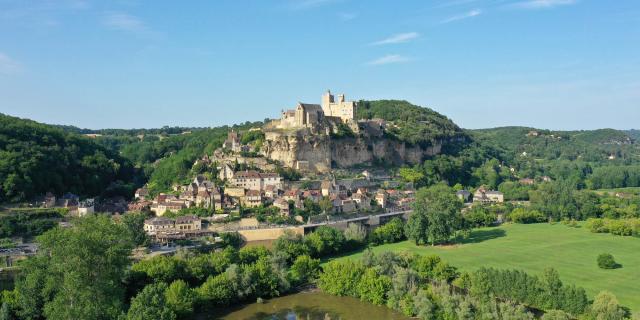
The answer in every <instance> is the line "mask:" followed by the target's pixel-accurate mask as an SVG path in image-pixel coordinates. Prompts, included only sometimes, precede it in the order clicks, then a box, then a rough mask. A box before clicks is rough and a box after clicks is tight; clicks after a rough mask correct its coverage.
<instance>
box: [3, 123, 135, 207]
mask: <svg viewBox="0 0 640 320" xmlns="http://www.w3.org/2000/svg"><path fill="white" fill-rule="evenodd" d="M133 177H134V171H133V167H132V166H131V165H130V164H129V162H128V161H126V160H125V159H123V158H122V157H120V156H119V155H118V154H117V153H116V152H113V151H111V150H109V149H108V148H105V147H103V146H100V145H98V144H97V143H95V142H94V141H92V140H91V139H89V138H86V137H83V136H81V135H78V134H74V133H69V132H66V131H64V130H62V129H60V128H56V127H54V126H50V125H45V124H41V123H38V122H35V121H31V120H26V119H20V118H15V117H11V116H7V115H4V114H0V182H2V185H0V202H5V201H22V200H26V199H30V198H32V197H34V196H37V195H41V194H44V193H46V192H49V191H51V192H54V193H56V194H58V195H60V194H62V193H64V192H72V193H76V194H79V195H82V196H97V195H102V194H106V193H112V194H130V192H131V189H132V185H131V181H132V179H133Z"/></svg>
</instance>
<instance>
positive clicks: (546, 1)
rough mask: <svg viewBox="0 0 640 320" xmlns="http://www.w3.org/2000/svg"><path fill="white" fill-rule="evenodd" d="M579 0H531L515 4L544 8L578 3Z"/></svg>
mask: <svg viewBox="0 0 640 320" xmlns="http://www.w3.org/2000/svg"><path fill="white" fill-rule="evenodd" d="M577 2H578V1H577V0H529V1H522V2H517V3H514V4H513V6H515V7H517V8H522V9H544V8H553V7H557V6H566V5H572V4H576V3H577Z"/></svg>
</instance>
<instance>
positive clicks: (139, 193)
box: [134, 187, 149, 200]
mask: <svg viewBox="0 0 640 320" xmlns="http://www.w3.org/2000/svg"><path fill="white" fill-rule="evenodd" d="M148 196H149V190H148V189H147V188H146V187H142V188H138V189H137V190H136V192H135V194H134V197H135V198H136V199H140V200H146V198H147V197H148Z"/></svg>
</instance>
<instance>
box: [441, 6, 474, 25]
mask: <svg viewBox="0 0 640 320" xmlns="http://www.w3.org/2000/svg"><path fill="white" fill-rule="evenodd" d="M481 14H482V10H480V9H473V10H471V11H469V12H465V13H463V14H459V15H457V16H453V17H450V18H447V19H444V20H442V21H441V23H449V22H454V21H458V20H462V19H467V18H473V17H477V16H479V15H481Z"/></svg>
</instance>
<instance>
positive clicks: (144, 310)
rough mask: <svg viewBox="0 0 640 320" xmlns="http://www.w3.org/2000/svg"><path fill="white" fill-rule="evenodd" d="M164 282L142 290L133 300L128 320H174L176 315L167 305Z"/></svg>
mask: <svg viewBox="0 0 640 320" xmlns="http://www.w3.org/2000/svg"><path fill="white" fill-rule="evenodd" d="M166 289H167V285H166V284H165V283H163V282H159V283H152V284H150V285H147V286H146V287H144V289H142V291H141V292H140V293H138V295H137V296H135V297H134V298H133V299H132V300H131V307H129V311H128V312H127V319H128V320H174V319H176V314H175V313H174V312H173V310H172V309H171V307H170V305H168V304H167V301H166V299H165V290H166Z"/></svg>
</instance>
